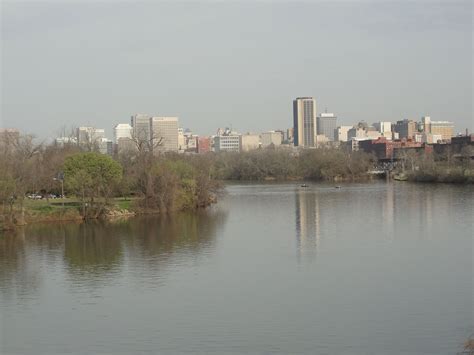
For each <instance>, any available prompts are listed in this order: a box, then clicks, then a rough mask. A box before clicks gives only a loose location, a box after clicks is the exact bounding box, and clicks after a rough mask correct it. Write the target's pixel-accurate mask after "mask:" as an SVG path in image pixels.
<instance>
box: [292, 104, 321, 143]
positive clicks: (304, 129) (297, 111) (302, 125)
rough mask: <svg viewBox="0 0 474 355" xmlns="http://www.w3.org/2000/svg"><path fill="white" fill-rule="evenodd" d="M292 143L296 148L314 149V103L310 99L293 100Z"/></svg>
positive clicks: (315, 130)
mask: <svg viewBox="0 0 474 355" xmlns="http://www.w3.org/2000/svg"><path fill="white" fill-rule="evenodd" d="M293 126H294V133H293V134H294V138H293V142H294V145H295V146H296V147H314V143H315V142H314V140H315V136H316V134H317V129H316V127H317V126H316V101H315V100H314V98H312V97H297V98H296V99H295V100H293Z"/></svg>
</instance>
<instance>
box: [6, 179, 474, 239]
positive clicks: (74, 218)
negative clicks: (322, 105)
mask: <svg viewBox="0 0 474 355" xmlns="http://www.w3.org/2000/svg"><path fill="white" fill-rule="evenodd" d="M377 181H379V182H381V181H386V182H392V183H393V182H396V183H412V184H413V183H414V184H430V185H433V184H441V185H447V184H449V185H456V186H469V185H472V183H467V182H452V181H437V180H414V179H413V177H412V176H410V177H409V178H408V179H407V180H396V179H394V178H393V176H391V177H390V179H387V178H386V177H374V176H368V177H365V178H356V179H333V180H310V179H299V178H290V179H264V180H225V181H224V182H223V184H224V186H225V185H227V184H228V185H238V184H243V185H247V184H262V185H264V184H280V183H296V184H300V183H311V184H320V183H322V184H330V183H338V182H342V183H367V184H371V183H375V182H377ZM127 201H129V200H127ZM217 202H218V201H217V200H216V199H215V200H213V201H211V202H210V203H209V204H208V205H206V206H198V207H196V208H195V209H185V210H175V211H168V212H166V211H165V212H160V211H159V210H157V209H146V208H138V209H137V210H128V209H123V208H120V207H117V208H113V209H110V210H108V211H107V213H105V214H104V215H102V216H99V217H97V218H89V219H87V220H86V219H84V218H83V216H81V215H80V213H79V210H78V209H71V208H68V210H67V211H65V215H63V213H64V212H61V211H59V212H58V210H56V211H52V212H51V213H47V214H45V213H43V214H41V215H39V216H38V213H37V211H35V210H34V209H32V208H31V209H28V208H27V209H26V210H25V217H24V223H20V224H18V223H13V224H12V223H11V222H8V223H5V222H4V221H2V220H0V233H1V232H11V231H15V230H16V229H18V228H19V227H23V226H27V225H34V224H41V223H44V224H62V223H85V222H87V221H88V220H90V221H101V220H102V221H115V220H120V219H128V218H132V217H137V216H147V215H160V214H164V213H166V214H167V213H179V212H185V211H188V212H189V211H198V210H202V209H207V208H208V207H209V206H211V205H213V204H215V203H217ZM33 203H35V202H33ZM17 216H18V215H17Z"/></svg>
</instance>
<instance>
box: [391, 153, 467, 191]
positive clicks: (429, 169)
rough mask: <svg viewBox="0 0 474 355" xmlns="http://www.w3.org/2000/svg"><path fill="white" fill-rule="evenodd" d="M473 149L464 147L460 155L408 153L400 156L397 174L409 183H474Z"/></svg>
mask: <svg viewBox="0 0 474 355" xmlns="http://www.w3.org/2000/svg"><path fill="white" fill-rule="evenodd" d="M472 155H473V152H472V147H470V146H466V147H464V148H463V149H462V150H461V152H460V154H451V153H450V152H449V151H448V152H446V153H444V154H436V153H426V152H417V151H415V150H412V151H407V152H405V153H404V154H401V155H400V163H399V165H398V167H397V169H396V172H397V173H400V174H404V175H405V176H406V178H407V180H409V181H414V182H439V183H457V184H473V183H474V163H473V160H472V158H471V157H472Z"/></svg>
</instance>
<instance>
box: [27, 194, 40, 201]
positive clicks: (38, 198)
mask: <svg viewBox="0 0 474 355" xmlns="http://www.w3.org/2000/svg"><path fill="white" fill-rule="evenodd" d="M28 198H29V199H32V200H41V199H42V198H43V196H41V195H38V194H31V195H28Z"/></svg>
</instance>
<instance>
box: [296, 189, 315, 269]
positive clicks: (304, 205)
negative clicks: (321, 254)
mask: <svg viewBox="0 0 474 355" xmlns="http://www.w3.org/2000/svg"><path fill="white" fill-rule="evenodd" d="M295 210H296V243H297V245H296V247H297V253H298V260H299V259H300V258H301V257H302V256H308V257H309V258H310V259H313V258H314V257H315V256H316V254H317V250H318V246H319V242H320V236H321V227H320V223H321V220H320V217H321V214H320V209H319V198H318V195H317V194H316V193H314V192H312V191H306V190H298V191H296V193H295Z"/></svg>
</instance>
